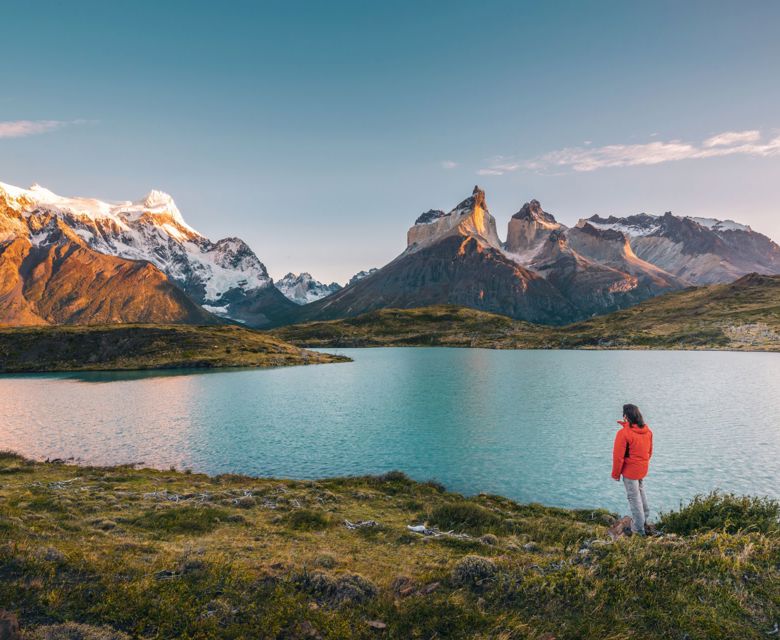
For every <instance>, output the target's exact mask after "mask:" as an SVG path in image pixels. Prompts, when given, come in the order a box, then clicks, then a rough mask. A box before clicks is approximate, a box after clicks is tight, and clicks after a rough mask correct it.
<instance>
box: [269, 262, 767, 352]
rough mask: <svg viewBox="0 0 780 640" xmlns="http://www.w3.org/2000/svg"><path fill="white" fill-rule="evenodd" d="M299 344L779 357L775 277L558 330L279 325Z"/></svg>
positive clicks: (457, 317)
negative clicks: (697, 352)
mask: <svg viewBox="0 0 780 640" xmlns="http://www.w3.org/2000/svg"><path fill="white" fill-rule="evenodd" d="M273 334H274V335H276V336H278V337H280V338H282V339H284V340H288V341H290V342H292V343H293V344H297V345H301V346H322V347H339V346H340V347H359V346H421V345H436V346H453V347H487V348H497V349H524V348H527V349H545V348H549V349H556V348H571V349H587V348H596V349H627V348H642V349H736V350H746V351H780V276H761V275H757V274H750V275H747V276H744V277H742V278H740V279H739V280H737V281H735V282H733V283H731V284H722V285H711V286H706V287H697V288H689V289H685V290H683V291H677V292H673V293H668V294H666V295H662V296H659V297H657V298H653V299H651V300H647V301H645V302H643V303H641V304H639V305H637V306H635V307H631V308H630V309H624V310H622V311H616V312H614V313H611V314H608V315H604V316H599V317H596V318H592V319H590V320H586V321H584V322H579V323H576V324H570V325H567V326H564V327H550V326H543V325H536V324H530V323H527V322H522V321H517V320H513V319H511V318H508V317H506V316H502V315H497V314H492V313H486V312H483V311H477V310H475V309H467V308H463V307H454V306H433V307H425V308H419V309H381V310H377V311H373V312H371V313H366V314H363V315H360V316H357V317H355V318H348V319H345V320H335V321H326V322H312V323H307V324H299V325H293V326H289V327H282V328H280V329H276V330H274V331H273Z"/></svg>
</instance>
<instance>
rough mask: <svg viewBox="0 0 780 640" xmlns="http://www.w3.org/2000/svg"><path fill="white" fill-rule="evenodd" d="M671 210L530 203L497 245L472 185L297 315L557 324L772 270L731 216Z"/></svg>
mask: <svg viewBox="0 0 780 640" xmlns="http://www.w3.org/2000/svg"><path fill="white" fill-rule="evenodd" d="M670 216H671V214H667V215H666V216H663V217H660V218H658V217H654V216H647V215H643V216H633V217H631V218H622V219H618V218H609V219H602V218H598V217H596V216H594V217H593V218H590V219H588V220H581V221H580V222H579V223H578V224H577V225H576V226H575V227H573V228H567V227H566V226H564V225H562V224H560V223H559V222H557V221H556V219H555V217H554V216H553V215H552V214H550V213H547V212H546V211H544V209H543V208H542V206H541V204H540V203H539V202H538V201H537V200H531V201H530V202H527V203H526V204H524V205H523V206H522V207H521V208H520V210H519V211H518V212H517V213H516V214H514V215H513V216H512V218H511V220H510V221H509V227H508V230H507V241H506V242H505V243H502V242H501V241H500V239H499V237H498V234H497V232H496V223H495V219H494V218H493V216H492V215H491V214H490V212H489V211H488V207H487V204H486V199H485V194H484V192H483V191H482V190H481V189H479V187H475V188H474V191H473V193H472V194H471V196H470V197H468V198H466V199H465V200H463V201H462V202H461V203H459V204H458V205H457V206H456V207H454V208H453V209H452V210H450V211H449V212H446V213H445V212H444V211H443V210H440V209H431V210H429V211H426V212H425V213H423V214H422V215H420V216H419V217H418V218H417V220H416V221H415V224H414V225H413V226H412V227H411V228H410V229H409V231H408V233H407V247H406V249H405V250H404V252H403V253H402V254H401V255H399V256H398V257H397V258H396V259H395V260H393V261H392V262H390V263H389V264H388V265H386V266H385V267H383V268H382V269H379V270H378V271H376V272H374V273H372V274H371V276H370V277H367V278H364V279H361V280H355V281H350V282H349V283H348V284H347V286H346V287H345V288H344V289H342V290H340V291H338V292H336V293H335V294H333V295H331V296H329V297H327V298H325V299H323V300H320V301H317V302H314V303H312V304H311V305H307V306H306V307H304V308H303V309H301V314H299V316H298V319H300V320H317V319H332V318H340V317H348V316H354V315H357V314H360V313H364V312H366V311H371V310H374V309H378V308H384V307H401V308H411V307H420V306H427V305H435V304H457V305H463V306H468V307H473V308H476V309H482V310H485V311H493V312H497V313H502V314H505V315H509V316H511V317H514V318H518V319H522V320H528V321H532V322H542V323H550V324H561V323H567V322H574V321H578V320H582V319H585V318H588V317H591V316H593V315H597V314H602V313H606V312H609V311H613V310H616V309H620V308H624V307H627V306H631V305H634V304H637V303H639V302H641V301H642V300H645V299H647V298H651V297H653V296H656V295H659V294H661V293H664V292H667V291H672V290H675V289H680V288H683V287H685V286H688V285H690V284H703V283H709V282H723V281H730V280H733V279H735V278H737V277H739V276H741V275H744V274H745V273H750V272H752V271H760V272H767V273H780V263H778V261H777V253H778V251H780V249H778V247H777V245H775V244H774V243H773V242H771V240H769V239H768V238H766V237H765V236H761V235H760V234H756V233H755V232H753V231H751V230H750V229H749V228H747V227H743V226H742V225H737V224H736V223H733V222H730V221H725V222H722V221H717V220H703V219H702V220H693V219H690V218H677V217H674V216H671V217H670Z"/></svg>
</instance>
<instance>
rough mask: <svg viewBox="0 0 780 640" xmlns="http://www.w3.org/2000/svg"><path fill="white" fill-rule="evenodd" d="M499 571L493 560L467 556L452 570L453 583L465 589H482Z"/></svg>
mask: <svg viewBox="0 0 780 640" xmlns="http://www.w3.org/2000/svg"><path fill="white" fill-rule="evenodd" d="M497 572H498V569H497V568H496V565H495V563H494V562H493V561H492V560H488V559H487V558H483V557H482V556H465V557H464V558H461V559H460V560H459V561H458V562H457V563H456V564H455V567H454V568H453V570H452V581H453V582H454V583H455V584H456V585H460V586H464V587H470V588H475V587H482V586H484V585H485V584H486V583H487V582H488V581H490V580H491V579H492V578H494V577H495V575H496V573H497Z"/></svg>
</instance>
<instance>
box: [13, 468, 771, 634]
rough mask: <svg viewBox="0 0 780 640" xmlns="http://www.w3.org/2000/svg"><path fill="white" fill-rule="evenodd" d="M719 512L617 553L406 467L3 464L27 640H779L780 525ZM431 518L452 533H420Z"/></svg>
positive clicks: (578, 525)
mask: <svg viewBox="0 0 780 640" xmlns="http://www.w3.org/2000/svg"><path fill="white" fill-rule="evenodd" d="M770 506H771V505H770ZM716 507H717V505H714V503H709V502H706V501H705V502H704V503H702V504H699V505H692V506H691V507H689V508H688V510H683V511H681V512H680V513H679V514H677V515H676V516H674V517H670V516H667V524H668V528H676V530H678V531H681V533H678V534H674V533H672V532H670V531H667V533H666V535H664V536H662V537H656V538H647V539H638V538H625V539H623V538H621V539H618V540H617V541H614V542H611V541H609V538H608V536H607V535H606V530H607V526H608V525H609V524H610V523H611V522H613V519H614V516H613V515H611V514H609V513H607V512H606V511H603V510H566V509H557V508H551V507H544V506H541V505H534V504H531V505H523V504H517V503H515V502H513V501H511V500H508V499H506V498H502V497H500V496H490V495H480V496H475V497H470V498H465V497H463V496H460V495H458V494H453V493H449V492H447V491H446V490H444V488H443V487H441V486H440V485H438V484H437V483H433V482H431V483H419V482H414V481H412V480H410V479H408V478H407V477H406V476H404V475H403V474H401V473H397V472H393V473H389V474H386V475H385V476H381V477H355V478H330V479H324V480H319V481H294V480H279V479H272V478H252V477H246V476H236V475H222V476H215V477H209V476H205V475H201V474H190V473H186V472H185V473H182V472H177V471H157V470H151V469H137V468H134V467H129V466H124V467H79V466H71V465H64V464H45V463H38V462H32V461H29V460H25V459H24V458H22V457H21V456H16V455H14V454H10V453H4V454H0V609H6V610H9V611H11V612H13V613H14V614H16V615H17V616H18V617H19V620H20V623H21V626H22V629H23V630H26V631H25V633H26V634H27V635H26V636H25V637H29V638H33V637H45V636H44V635H42V634H44V633H48V632H50V631H51V632H52V633H53V632H54V631H52V630H56V629H57V627H56V625H61V624H64V623H67V622H73V623H79V624H83V625H89V626H88V627H84V628H83V629H86V630H88V631H89V633H93V634H98V633H103V634H104V635H84V637H87V638H90V637H93V638H108V637H115V638H125V637H143V638H179V637H187V638H245V637H253V638H290V639H294V638H301V639H303V638H323V639H324V638H333V639H336V638H339V639H342V638H377V637H379V638H474V639H477V638H480V639H483V638H484V639H487V638H506V639H514V638H528V639H533V640H540V639H541V638H545V639H547V640H549V639H551V638H556V639H557V640H564V639H570V638H571V639H573V638H583V637H588V638H611V639H617V638H620V639H622V638H626V639H628V638H632V639H633V638H638V639H643V638H647V639H650V638H659V637H670V638H678V637H679V638H683V637H685V635H686V634H687V636H688V637H689V638H691V640H696V639H699V638H702V639H703V638H734V637H739V638H766V637H767V635H765V634H767V633H768V632H770V631H771V630H772V628H773V625H774V624H775V622H776V621H777V620H778V619H780V579H779V578H780V533H779V532H778V531H777V529H776V528H773V526H774V525H772V522H773V520H772V519H773V518H774V519H775V520H774V522H776V514H775V513H774V512H773V511H772V509H771V508H768V511H767V510H766V509H765V511H761V508H762V507H761V504H759V503H757V506H756V507H755V508H754V507H750V506H748V507H742V511H739V510H737V511H734V510H733V509H732V511H730V512H729V513H730V514H731V515H729V516H728V518H730V520H728V518H727V519H725V520H724V518H723V517H722V511H723V507H722V505H721V506H720V507H717V509H720V511H718V510H717V509H716ZM732 507H733V505H732ZM730 508H731V507H730ZM734 513H736V514H738V516H735V515H734ZM740 514H741V515H740ZM762 514H763V515H762ZM675 518H676V520H675ZM713 518H714V519H713ZM718 518H720V519H718ZM727 520H728V522H732V523H734V522H736V523H737V524H742V525H744V526H741V527H736V528H734V527H733V526H731V525H728V524H727ZM347 522H349V523H350V524H352V525H355V524H358V525H359V526H357V527H356V528H350V527H349V526H348V525H347ZM422 522H426V523H427V525H428V526H429V527H431V528H436V529H438V530H440V531H443V532H446V531H452V532H453V534H452V535H441V536H426V535H421V534H418V533H414V532H412V531H410V530H409V529H408V528H407V525H416V524H420V523H422ZM693 522H695V523H697V524H696V527H697V528H695V529H693V530H691V531H688V529H691V528H692V527H693V525H692V524H691V523H693ZM724 523H726V524H724ZM767 523H769V524H767ZM662 524H663V523H662ZM100 627H106V628H107V629H103V630H102V631H98V630H97V629H98V628H100ZM83 629H82V631H83ZM84 633H86V632H84ZM108 633H113V634H115V635H113V636H110V635H105V634H108ZM35 634H38V635H35ZM122 634H127V635H126V636H125V635H122ZM48 637H66V636H48ZM770 637H771V636H770Z"/></svg>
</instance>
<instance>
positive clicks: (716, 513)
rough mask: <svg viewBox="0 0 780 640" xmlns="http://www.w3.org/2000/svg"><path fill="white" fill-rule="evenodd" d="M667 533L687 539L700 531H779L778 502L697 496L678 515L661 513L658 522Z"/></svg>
mask: <svg viewBox="0 0 780 640" xmlns="http://www.w3.org/2000/svg"><path fill="white" fill-rule="evenodd" d="M658 524H659V526H660V528H661V529H662V530H663V531H665V532H667V533H677V534H680V535H688V534H691V533H701V532H703V531H724V532H726V533H736V532H738V531H760V532H762V533H769V532H770V531H780V502H778V501H777V500H772V499H770V498H760V497H757V496H737V495H734V494H733V493H720V492H719V491H713V492H712V493H710V494H708V495H697V496H695V497H694V498H693V500H691V501H690V502H689V503H688V504H687V505H685V506H683V505H680V509H679V510H678V511H670V512H668V513H662V514H661V517H660V519H659V522H658Z"/></svg>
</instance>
